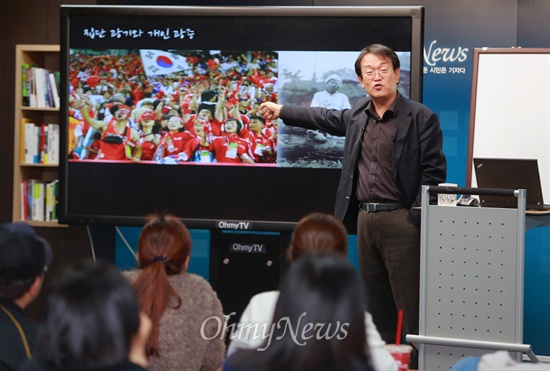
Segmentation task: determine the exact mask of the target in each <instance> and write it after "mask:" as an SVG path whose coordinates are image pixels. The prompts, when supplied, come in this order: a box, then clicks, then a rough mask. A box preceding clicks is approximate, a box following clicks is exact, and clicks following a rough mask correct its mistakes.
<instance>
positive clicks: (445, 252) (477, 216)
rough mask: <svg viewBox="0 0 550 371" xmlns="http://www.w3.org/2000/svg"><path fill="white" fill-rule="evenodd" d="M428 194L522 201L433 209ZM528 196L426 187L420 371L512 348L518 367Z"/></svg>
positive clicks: (411, 338)
mask: <svg viewBox="0 0 550 371" xmlns="http://www.w3.org/2000/svg"><path fill="white" fill-rule="evenodd" d="M431 193H448V194H449V193H451V194H467V195H472V194H473V195H478V194H492V195H501V196H512V195H513V196H515V197H517V201H518V202H517V208H488V207H467V206H437V205H430V204H429V198H430V194H431ZM525 203H526V191H525V190H524V189H519V190H503V189H482V188H459V187H434V186H423V187H422V218H421V222H422V225H421V241H420V244H421V253H420V272H421V273H420V321H419V324H420V328H419V335H411V334H408V335H407V336H406V339H407V341H408V342H411V343H413V344H415V345H416V346H417V348H418V350H419V369H421V370H448V369H449V368H450V367H451V366H452V365H453V364H454V363H456V362H457V361H459V360H460V359H461V358H463V357H465V356H472V355H473V356H480V355H482V354H484V353H488V352H493V351H496V350H508V351H510V352H511V353H512V356H513V357H514V358H515V359H516V360H518V361H520V360H521V359H522V353H525V354H527V355H528V356H529V358H530V359H531V360H532V361H533V362H538V359H537V357H536V355H535V354H534V353H533V352H532V349H531V346H530V345H528V344H523V269H524V242H525Z"/></svg>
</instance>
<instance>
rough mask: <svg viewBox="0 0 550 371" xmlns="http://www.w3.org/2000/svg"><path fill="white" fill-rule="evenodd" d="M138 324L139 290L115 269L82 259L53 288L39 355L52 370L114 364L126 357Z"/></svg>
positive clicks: (41, 333)
mask: <svg viewBox="0 0 550 371" xmlns="http://www.w3.org/2000/svg"><path fill="white" fill-rule="evenodd" d="M139 324H140V318H139V306H138V302H137V298H136V295H135V292H134V290H133V288H132V286H131V285H130V283H129V282H128V280H127V279H126V278H125V277H124V276H122V274H121V273H120V272H119V271H118V270H117V268H115V267H114V266H112V265H111V264H108V263H94V262H84V263H81V264H79V265H76V266H74V267H73V268H72V269H71V270H69V271H68V272H67V273H66V274H65V275H63V276H62V277H60V278H59V279H58V280H57V281H55V283H54V285H53V286H52V289H51V292H50V294H49V296H48V302H47V306H46V312H45V319H44V321H43V324H42V326H41V328H40V330H39V333H38V341H37V345H38V359H39V360H40V361H42V362H43V363H45V364H47V365H50V366H52V367H54V368H63V367H67V366H71V367H72V368H74V369H85V368H99V367H110V366H114V365H116V364H118V363H121V362H123V361H125V360H126V359H127V358H128V353H129V350H130V343H131V340H132V338H133V337H134V336H135V335H136V334H137V333H138V330H139Z"/></svg>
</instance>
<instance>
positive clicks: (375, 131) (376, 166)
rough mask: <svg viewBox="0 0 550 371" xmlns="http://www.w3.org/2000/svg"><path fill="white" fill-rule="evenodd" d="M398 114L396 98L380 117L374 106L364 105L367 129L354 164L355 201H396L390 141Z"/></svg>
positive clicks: (396, 194) (397, 98)
mask: <svg viewBox="0 0 550 371" xmlns="http://www.w3.org/2000/svg"><path fill="white" fill-rule="evenodd" d="M398 111H399V95H397V97H396V99H394V101H393V102H392V104H391V105H390V106H389V107H388V109H387V110H386V112H384V116H383V117H380V116H379V115H378V114H377V113H376V110H375V107H374V104H373V103H372V101H371V102H369V104H368V105H367V117H368V120H367V127H366V130H365V131H364V133H363V142H362V146H361V156H360V158H359V161H358V163H357V168H358V173H359V179H358V182H357V199H358V200H359V201H362V202H365V201H368V202H395V201H399V192H398V191H397V186H396V185H395V180H394V175H393V161H392V157H393V141H394V139H395V125H396V122H397V115H398Z"/></svg>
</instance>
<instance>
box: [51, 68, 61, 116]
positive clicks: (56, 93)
mask: <svg viewBox="0 0 550 371" xmlns="http://www.w3.org/2000/svg"><path fill="white" fill-rule="evenodd" d="M48 79H49V86H50V89H51V91H52V97H53V98H52V99H53V102H52V103H53V105H52V106H51V107H55V108H59V107H60V102H59V89H58V88H57V86H58V83H57V79H56V75H55V74H54V73H53V72H50V73H49V74H48Z"/></svg>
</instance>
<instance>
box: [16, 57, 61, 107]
mask: <svg viewBox="0 0 550 371" xmlns="http://www.w3.org/2000/svg"><path fill="white" fill-rule="evenodd" d="M23 70H24V71H25V80H26V81H27V83H26V84H24V85H25V87H24V88H23V89H22V90H23V105H24V106H29V107H36V108H53V107H55V108H59V106H60V101H59V80H58V78H57V75H58V73H59V72H58V71H56V72H51V71H49V70H47V69H45V68H41V67H37V66H34V65H31V64H24V65H23ZM27 103H28V104H27Z"/></svg>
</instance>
